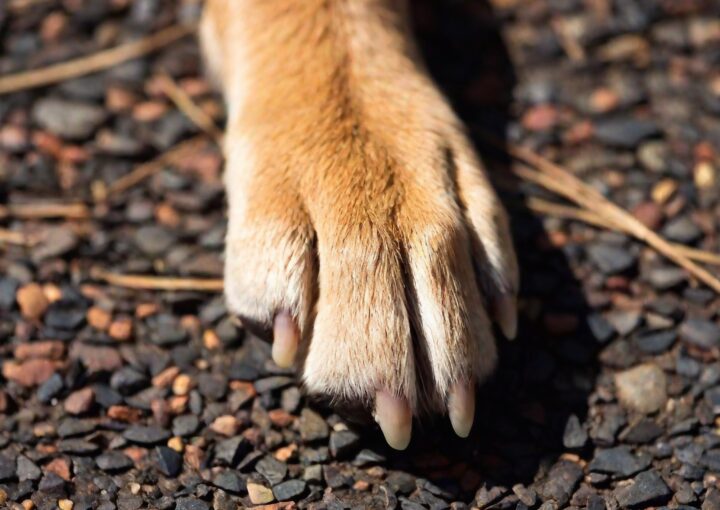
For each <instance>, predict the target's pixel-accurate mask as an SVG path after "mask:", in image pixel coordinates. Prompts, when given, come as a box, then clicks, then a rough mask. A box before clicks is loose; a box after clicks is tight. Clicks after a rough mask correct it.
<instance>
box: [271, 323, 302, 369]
mask: <svg viewBox="0 0 720 510" xmlns="http://www.w3.org/2000/svg"><path fill="white" fill-rule="evenodd" d="M299 343H300V331H299V330H298V327H297V325H296V324H295V321H294V320H293V318H292V317H291V316H290V313H289V312H285V311H283V312H280V313H278V314H277V315H276V316H275V321H274V322H273V343H272V358H273V361H275V364H276V365H277V366H279V367H281V368H287V367H290V366H292V364H293V363H294V362H295V354H296V353H297V349H298V344H299Z"/></svg>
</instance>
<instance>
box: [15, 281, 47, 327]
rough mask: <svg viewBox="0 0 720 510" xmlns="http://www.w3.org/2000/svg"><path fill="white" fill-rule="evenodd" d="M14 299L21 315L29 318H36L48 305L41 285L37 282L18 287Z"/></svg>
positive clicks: (41, 314) (40, 315)
mask: <svg viewBox="0 0 720 510" xmlns="http://www.w3.org/2000/svg"><path fill="white" fill-rule="evenodd" d="M15 299H16V300H17V303H18V306H19V307H20V313H21V314H22V316H23V317H25V318H26V319H30V320H38V319H39V318H40V317H42V316H43V314H44V313H45V311H46V310H47V308H48V306H49V305H50V303H49V302H48V300H47V297H45V293H44V292H43V289H42V287H41V286H40V285H39V284H37V283H29V284H27V285H23V286H22V287H20V288H19V289H18V290H17V293H16V297H15Z"/></svg>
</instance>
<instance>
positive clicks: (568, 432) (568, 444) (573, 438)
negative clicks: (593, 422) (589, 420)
mask: <svg viewBox="0 0 720 510" xmlns="http://www.w3.org/2000/svg"><path fill="white" fill-rule="evenodd" d="M587 440H588V433H587V430H586V429H585V427H583V425H582V424H581V423H580V419H579V418H578V417H577V416H576V415H574V414H573V415H571V416H570V418H568V421H567V423H566V424H565V432H564V433H563V445H564V446H565V448H583V447H584V446H585V443H587Z"/></svg>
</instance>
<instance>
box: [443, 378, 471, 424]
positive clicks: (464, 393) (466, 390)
mask: <svg viewBox="0 0 720 510" xmlns="http://www.w3.org/2000/svg"><path fill="white" fill-rule="evenodd" d="M448 414H449V416H450V423H451V424H452V428H453V430H454V431H455V433H456V434H457V435H458V436H460V437H468V435H469V434H470V430H471V429H472V426H473V421H474V420H475V385H474V384H473V383H472V382H469V383H468V382H465V383H455V385H454V386H453V388H452V389H451V390H450V396H449V397H448Z"/></svg>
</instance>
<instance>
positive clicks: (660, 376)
mask: <svg viewBox="0 0 720 510" xmlns="http://www.w3.org/2000/svg"><path fill="white" fill-rule="evenodd" d="M615 387H616V388H617V394H618V399H619V400H620V403H621V404H622V405H623V406H624V407H626V408H627V409H630V410H633V411H637V412H640V413H644V414H649V413H654V412H656V411H658V410H659V409H661V408H662V407H663V406H664V405H665V402H666V401H667V377H666V376H665V373H664V372H663V371H662V369H661V368H660V367H658V366H657V365H655V364H652V363H646V364H643V365H638V366H636V367H633V368H631V369H629V370H625V371H624V372H620V373H617V374H615Z"/></svg>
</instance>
